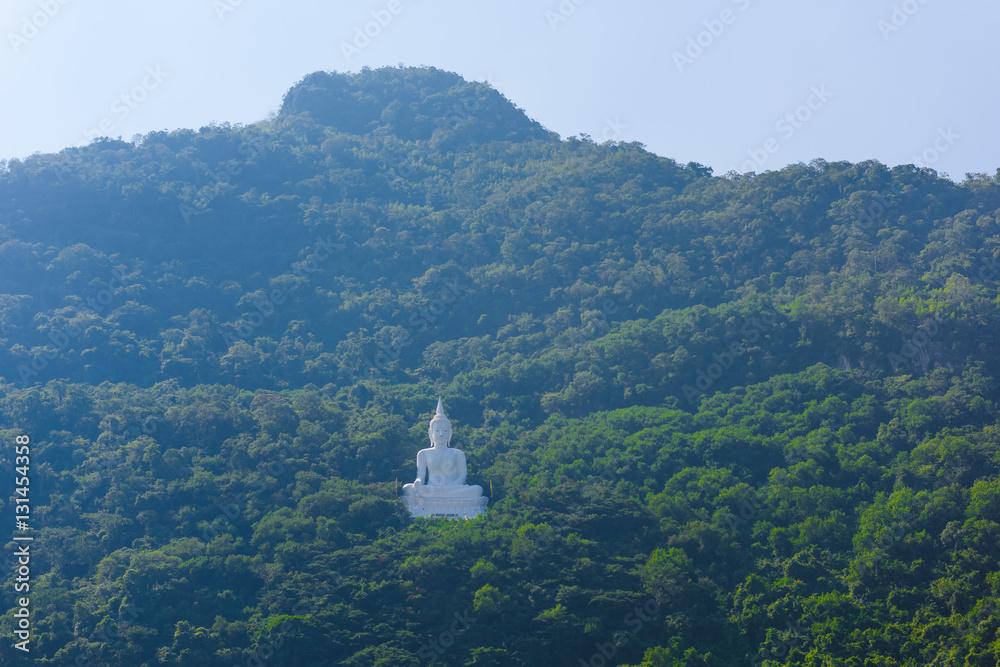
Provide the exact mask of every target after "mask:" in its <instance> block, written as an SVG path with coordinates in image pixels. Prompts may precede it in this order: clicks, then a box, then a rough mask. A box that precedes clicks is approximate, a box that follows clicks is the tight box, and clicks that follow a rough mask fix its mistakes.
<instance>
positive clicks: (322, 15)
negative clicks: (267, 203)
mask: <svg viewBox="0 0 1000 667" xmlns="http://www.w3.org/2000/svg"><path fill="white" fill-rule="evenodd" d="M3 5H4V6H3V9H2V10H0V29H2V31H3V40H2V43H0V94H2V97H3V102H4V103H3V104H2V105H0V159H2V158H11V157H23V156H26V155H29V154H31V153H33V152H35V151H42V152H52V151H57V150H59V149H61V148H64V147H66V146H77V145H82V144H86V143H89V137H92V136H95V135H108V136H112V137H117V136H121V137H123V138H125V139H130V138H131V137H132V136H133V135H135V134H137V133H144V132H148V131H151V130H162V129H174V128H179V127H189V128H198V127H201V126H203V125H206V124H208V123H210V122H212V121H216V122H223V121H230V122H244V123H247V122H253V121H256V120H260V119H262V118H264V117H265V116H266V115H267V114H268V112H270V111H273V110H275V109H276V108H277V107H278V105H279V104H280V102H281V97H282V95H283V94H284V92H285V91H286V90H287V89H288V88H289V87H290V86H291V85H292V84H294V83H295V82H296V81H298V80H299V79H301V78H302V77H303V76H304V75H305V74H307V73H309V72H312V71H315V70H337V71H357V70H359V69H360V68H361V67H362V66H365V65H367V66H371V67H378V66H382V65H396V64H400V63H402V64H405V65H433V66H435V67H439V68H442V69H446V70H450V71H454V72H458V73H459V74H461V75H462V76H464V77H465V78H467V79H472V80H489V81H490V82H491V83H492V84H493V85H494V86H495V87H496V88H497V89H498V90H500V91H501V92H502V93H504V94H505V95H506V96H507V97H508V98H510V99H511V100H512V101H513V102H514V103H515V104H517V105H518V106H519V107H521V108H522V109H524V110H525V112H526V113H527V114H528V115H529V116H531V117H532V118H535V119H536V120H538V121H539V122H541V123H542V124H543V125H544V126H545V127H547V128H548V129H550V130H554V131H556V132H558V133H559V134H560V135H561V136H563V137H568V136H571V135H575V134H581V133H586V134H589V135H591V136H592V137H594V138H595V139H596V140H601V139H602V138H613V139H621V140H628V141H640V142H642V143H644V144H645V145H646V146H647V148H648V149H649V150H651V151H653V152H655V153H657V154H659V155H663V156H667V157H671V158H674V159H676V160H678V161H680V162H688V161H695V162H700V163H702V164H706V165H708V166H711V167H713V168H714V169H715V172H716V173H717V174H722V173H725V172H727V171H729V170H730V169H736V170H737V171H741V172H742V171H748V170H750V169H753V170H755V171H764V170H768V169H777V168H780V167H783V166H785V165H787V164H789V163H794V162H799V161H805V162H808V161H810V160H812V159H814V158H817V157H821V158H824V159H826V160H830V161H832V160H850V161H852V162H856V161H860V160H865V159H877V160H880V161H882V162H884V163H886V164H889V165H896V164H905V163H914V162H918V161H919V162H921V163H922V164H923V165H924V166H930V167H932V168H934V169H936V170H938V171H939V172H946V173H948V174H950V175H951V177H952V178H955V179H957V180H961V179H962V178H963V177H964V174H965V173H966V172H987V173H989V174H993V173H994V172H995V170H996V169H997V168H998V167H1000V141H998V139H1000V130H998V123H997V117H998V113H997V112H998V110H997V101H998V98H1000V94H998V88H997V77H996V76H995V74H994V75H991V74H989V72H991V71H994V70H995V69H996V67H997V64H996V63H997V62H998V60H1000V59H998V57H997V56H998V54H1000V40H998V39H997V26H998V25H1000V3H996V2H994V1H992V0H990V1H986V0H978V1H977V0H966V1H961V0H949V1H948V2H946V1H945V0H905V1H902V0H826V1H823V2H819V1H814V0H770V1H766V0H698V1H695V0H690V1H687V2H683V1H680V0H657V1H653V0H643V1H638V0H635V1H628V0H625V1H621V0H619V1H617V2H611V1H610V0H604V1H601V0H562V2H560V1H559V0H551V1H545V0H537V1H529V0H504V1H503V2H499V1H493V2H490V1H487V0H479V1H478V2H471V1H469V0H464V1H461V2H459V1H457V0H375V1H368V0H358V1H353V2H347V1H346V0H340V1H337V0H327V1H322V2H321V1H318V0H317V1H313V0H284V1H283V2H280V3H279V2H273V1H272V2H265V0H163V1H161V2H148V1H147V2H138V1H136V0H101V1H100V2H83V1H82V0H5V1H4V3H3ZM366 31H367V32H368V33H369V34H368V35H366V34H365V32H366Z"/></svg>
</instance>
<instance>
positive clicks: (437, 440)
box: [427, 422, 451, 447]
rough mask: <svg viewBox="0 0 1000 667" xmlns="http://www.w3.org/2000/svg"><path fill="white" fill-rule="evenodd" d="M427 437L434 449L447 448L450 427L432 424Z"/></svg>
mask: <svg viewBox="0 0 1000 667" xmlns="http://www.w3.org/2000/svg"><path fill="white" fill-rule="evenodd" d="M427 435H429V436H430V439H431V444H432V445H434V446H435V447H447V446H448V443H450V442H451V426H450V425H449V424H447V423H445V422H437V423H432V424H431V427H430V428H429V429H428V430H427Z"/></svg>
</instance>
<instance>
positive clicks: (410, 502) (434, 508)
mask: <svg viewBox="0 0 1000 667" xmlns="http://www.w3.org/2000/svg"><path fill="white" fill-rule="evenodd" d="M399 499H400V500H402V501H403V504H404V505H406V509H408V510H410V516H412V517H418V516H425V517H428V518H430V519H455V520H457V519H475V518H476V517H477V516H479V515H480V514H485V513H486V503H488V502H489V500H490V499H489V498H487V497H486V496H481V497H479V498H435V497H434V496H400V497H399Z"/></svg>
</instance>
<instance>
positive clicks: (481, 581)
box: [0, 68, 1000, 667]
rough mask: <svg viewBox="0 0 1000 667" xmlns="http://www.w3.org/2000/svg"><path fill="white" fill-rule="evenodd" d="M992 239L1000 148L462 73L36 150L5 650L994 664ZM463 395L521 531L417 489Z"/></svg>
mask: <svg viewBox="0 0 1000 667" xmlns="http://www.w3.org/2000/svg"><path fill="white" fill-rule="evenodd" d="M998 261H1000V170H998V171H997V174H996V175H995V176H994V175H986V174H969V175H967V176H966V177H965V179H964V180H963V181H962V182H960V183H956V182H954V181H952V180H949V179H946V178H941V177H939V176H938V175H937V174H936V173H935V172H934V171H932V170H930V169H926V168H923V169H920V168H917V167H914V166H912V165H904V166H895V167H889V166H886V165H882V164H880V163H878V162H863V163H859V164H849V163H844V162H825V161H823V160H815V161H813V162H811V163H810V164H808V165H805V164H798V165H793V166H790V167H787V168H785V169H782V170H780V171H774V172H767V173H763V174H747V175H738V174H727V175H725V176H721V177H720V176H714V175H713V174H712V171H711V170H710V169H708V168H706V167H704V166H702V165H700V164H697V163H689V164H686V165H681V164H678V163H676V162H675V161H673V160H671V159H669V158H665V157H660V156H657V155H654V154H652V153H649V152H648V151H646V150H645V149H644V147H643V146H642V145H641V144H637V143H623V142H615V141H608V142H605V143H595V142H594V141H593V140H591V139H590V137H587V136H585V135H584V136H581V137H570V138H568V139H561V138H560V137H558V136H556V135H555V134H553V133H551V132H549V131H547V130H545V129H544V128H543V127H542V126H541V125H539V124H538V123H537V122H535V121H533V120H531V119H530V118H529V117H528V116H527V115H526V114H525V113H524V112H523V111H521V110H520V109H518V108H516V107H515V106H514V105H513V104H511V103H510V102H509V101H508V100H507V99H506V98H504V97H503V96H502V95H501V94H500V93H498V92H497V91H496V90H494V89H492V88H491V87H489V86H487V85H485V84H478V83H469V82H466V81H464V80H462V79H461V78H460V77H458V76H457V75H455V74H450V73H447V72H443V71H441V70H436V69H433V68H419V69H417V68H385V69H378V70H368V69H366V70H363V71H362V72H361V73H359V74H356V75H344V74H337V73H322V72H319V73H314V74H311V75H309V76H307V77H305V78H304V79H303V80H302V81H301V82H299V83H298V84H296V85H295V86H294V87H292V88H291V89H290V90H289V91H288V93H287V94H286V96H285V98H284V100H283V102H282V104H281V106H280V109H279V110H278V111H277V112H276V113H274V114H273V115H272V117H270V118H269V119H267V120H266V121H262V122H260V123H257V124H253V125H247V126H235V125H229V124H223V125H213V126H209V127H203V128H201V129H200V130H197V131H194V130H181V131H173V132H153V133H149V134H147V135H144V136H141V137H137V138H136V139H135V140H133V141H131V142H128V141H123V140H121V139H120V138H119V139H111V138H104V139H99V140H97V141H95V142H93V143H92V144H91V145H89V146H87V147H84V148H79V149H68V150H65V151H63V152H62V153H59V154H56V155H41V154H39V155H35V156H32V157H31V158H29V159H26V160H23V161H18V160H14V161H10V162H7V163H0V380H2V384H0V443H2V448H0V479H2V480H4V481H3V482H0V498H2V500H0V507H2V510H0V521H2V522H3V525H4V526H5V528H4V530H5V531H6V530H8V528H9V529H10V530H13V526H14V520H15V507H14V505H15V502H16V499H15V498H14V494H13V493H12V491H13V489H14V485H13V480H14V479H15V469H16V467H17V466H16V465H15V450H14V443H15V437H16V436H18V435H22V434H27V435H29V436H30V439H31V446H32V451H31V460H32V464H31V466H32V467H31V486H30V489H31V503H32V512H33V514H32V527H33V528H34V533H33V534H34V535H35V540H34V542H33V543H32V547H31V549H32V563H31V568H32V581H31V591H30V594H31V608H32V612H33V616H32V627H33V632H34V635H33V637H32V640H31V642H32V652H31V654H30V656H27V657H26V656H25V654H24V653H23V652H21V651H18V650H16V649H15V648H13V644H14V642H15V641H16V639H15V635H14V629H15V628H16V626H17V622H16V619H15V617H14V609H15V608H16V606H17V604H16V599H17V597H19V595H21V594H17V593H15V592H14V586H13V584H12V583H7V584H6V585H5V587H4V593H5V595H4V597H3V606H2V607H0V612H4V613H5V615H3V616H0V636H2V637H3V642H2V643H0V660H2V661H3V664H12V665H14V664H37V665H49V666H60V667H62V666H64V665H78V666H83V665H92V666H94V665H129V666H133V665H149V666H153V665H184V666H189V665H190V666H202V665H212V666H214V665H219V666H226V667H231V666H233V665H268V666H270V665H276V666H288V667H291V666H295V667H303V666H306V665H345V666H350V667H362V666H369V665H380V666H389V665H391V666H393V667H395V666H398V665H404V666H405V665H423V664H429V663H430V662H432V661H435V660H436V661H437V662H438V664H446V665H456V666H458V665H478V666H485V665H496V666H499V665H504V666H508V665H539V666H541V665H568V666H569V665H573V666H575V665H580V664H584V665H592V666H594V667H599V666H600V665H609V666H610V665H633V666H635V665H641V666H642V667H668V666H669V667H673V666H680V665H689V666H695V665H697V666H713V667H714V666H720V667H721V666H728V665H770V666H773V665H779V664H781V665H802V666H810V667H826V666H831V665H837V666H840V665H848V666H854V665H856V666H861V665H866V666H867V665H884V666H889V665H899V666H904V665H905V666H918V665H931V664H933V665H941V666H945V665H956V666H957V665H962V666H971V665H991V666H992V665H996V664H998V662H1000V635H998V626H1000V616H998V614H997V610H998V609H1000V547H998V543H1000V542H998V541H1000V478H998V472H1000V421H998V400H1000V385H998V378H1000V354H998V352H997V351H998V349H1000V333H998V332H1000V293H998V286H1000V265H998ZM439 395H440V396H442V397H443V399H444V403H445V406H446V408H447V412H448V416H449V417H450V418H451V419H452V421H453V422H454V423H455V436H454V439H453V441H452V446H455V447H458V448H459V449H462V450H463V451H464V452H465V453H466V454H467V457H468V461H469V479H470V483H475V484H480V485H482V486H483V487H484V488H485V489H487V494H488V495H490V496H491V499H490V504H489V509H488V513H487V516H486V517H485V518H481V519H477V520H474V521H469V522H442V521H433V520H413V519H411V518H410V517H409V516H408V514H407V512H406V511H405V509H404V508H403V506H402V504H401V503H400V502H399V501H397V499H396V497H395V496H396V480H397V479H398V480H400V484H402V483H403V482H404V481H405V482H409V481H412V480H413V478H414V474H415V469H414V456H415V454H416V451H417V450H418V449H420V448H422V447H426V446H427V423H428V421H429V419H430V417H431V416H432V415H433V413H434V405H435V402H436V400H437V396H439ZM8 488H9V489H10V491H8ZM14 553H15V547H14V543H13V542H9V543H7V544H6V545H5V547H4V552H3V559H4V562H5V563H9V564H10V567H9V568H6V569H7V570H8V572H9V571H11V570H13V569H14V568H15V567H16V557H15V556H14ZM11 581H13V579H11ZM8 610H9V611H8Z"/></svg>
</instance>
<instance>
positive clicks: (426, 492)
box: [402, 398, 489, 518]
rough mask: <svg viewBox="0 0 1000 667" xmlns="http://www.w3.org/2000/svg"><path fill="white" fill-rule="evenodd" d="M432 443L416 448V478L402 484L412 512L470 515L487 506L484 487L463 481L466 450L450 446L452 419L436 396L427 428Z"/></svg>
mask: <svg viewBox="0 0 1000 667" xmlns="http://www.w3.org/2000/svg"><path fill="white" fill-rule="evenodd" d="M427 435H428V436H429V437H430V441H431V447H429V448H427V449H421V450H420V451H419V452H417V478H416V479H415V480H414V481H413V483H412V484H404V485H403V495H402V500H403V503H404V504H405V505H406V507H407V508H408V509H409V510H410V514H411V515H413V516H437V517H448V518H460V517H465V518H471V517H475V516H479V515H480V514H482V512H483V511H484V510H485V509H486V503H487V502H488V500H489V499H488V498H486V497H484V496H483V487H481V486H478V485H476V484H473V485H469V484H466V483H465V478H466V476H467V475H468V468H467V467H466V465H465V453H464V452H462V451H461V450H459V449H452V448H451V447H449V446H448V445H449V444H450V442H451V435H452V431H451V422H450V421H448V418H447V417H446V416H445V414H444V406H443V405H442V404H441V399H440V398H438V404H437V414H435V415H434V418H433V419H431V423H430V428H428V429H427Z"/></svg>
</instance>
